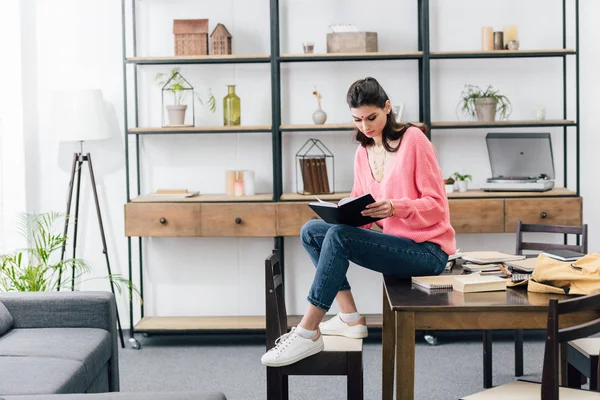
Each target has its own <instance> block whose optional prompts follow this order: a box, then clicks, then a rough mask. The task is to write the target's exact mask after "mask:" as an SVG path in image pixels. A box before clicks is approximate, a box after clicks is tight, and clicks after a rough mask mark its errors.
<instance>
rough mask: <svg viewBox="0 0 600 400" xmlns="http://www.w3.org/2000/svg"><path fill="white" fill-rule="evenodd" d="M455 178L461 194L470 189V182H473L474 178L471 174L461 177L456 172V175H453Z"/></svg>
mask: <svg viewBox="0 0 600 400" xmlns="http://www.w3.org/2000/svg"><path fill="white" fill-rule="evenodd" d="M452 176H453V177H454V179H455V180H456V183H457V184H458V191H459V192H461V193H464V192H466V191H467V188H468V186H469V185H468V183H469V182H468V181H470V180H473V177H472V176H471V175H469V174H465V175H461V174H459V173H458V172H455V173H454V175H452Z"/></svg>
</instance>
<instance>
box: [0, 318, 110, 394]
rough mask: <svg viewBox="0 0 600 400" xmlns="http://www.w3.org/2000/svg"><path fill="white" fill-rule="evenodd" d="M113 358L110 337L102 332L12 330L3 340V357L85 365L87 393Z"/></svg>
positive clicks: (50, 329) (101, 330) (57, 329)
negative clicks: (111, 356)
mask: <svg viewBox="0 0 600 400" xmlns="http://www.w3.org/2000/svg"><path fill="white" fill-rule="evenodd" d="M111 354H112V344H111V341H110V334H109V333H108V332H107V331H105V330H103V329H96V328H32V329H13V330H11V331H10V332H8V333H6V334H5V335H4V336H2V338H0V356H13V357H37V358H53V359H62V360H69V361H77V362H80V363H82V364H83V367H84V373H85V379H84V380H83V383H84V384H85V387H84V389H86V388H87V387H88V386H89V385H90V384H91V383H92V382H93V381H94V378H95V377H96V376H97V375H98V374H99V373H100V371H101V370H102V368H103V367H104V366H105V364H106V363H107V362H108V360H109V358H110V355H111ZM46 393H52V392H46ZM59 393H60V392H59ZM0 394H2V392H0Z"/></svg>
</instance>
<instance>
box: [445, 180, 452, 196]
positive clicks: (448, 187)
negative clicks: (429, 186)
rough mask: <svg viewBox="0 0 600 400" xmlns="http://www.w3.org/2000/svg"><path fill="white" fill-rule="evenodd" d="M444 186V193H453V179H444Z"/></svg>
mask: <svg viewBox="0 0 600 400" xmlns="http://www.w3.org/2000/svg"><path fill="white" fill-rule="evenodd" d="M444 185H445V186H446V193H452V192H454V179H453V178H452V177H449V178H448V179H444Z"/></svg>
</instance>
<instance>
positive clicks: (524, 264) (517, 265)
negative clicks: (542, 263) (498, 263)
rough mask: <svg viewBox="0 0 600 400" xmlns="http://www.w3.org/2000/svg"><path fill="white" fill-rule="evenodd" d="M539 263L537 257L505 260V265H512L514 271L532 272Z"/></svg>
mask: <svg viewBox="0 0 600 400" xmlns="http://www.w3.org/2000/svg"><path fill="white" fill-rule="evenodd" d="M536 264H537V257H530V258H526V259H524V260H517V261H505V262H504V265H506V266H507V267H510V268H511V269H512V270H513V271H517V272H525V273H528V274H530V273H532V272H533V270H534V269H535V265H536Z"/></svg>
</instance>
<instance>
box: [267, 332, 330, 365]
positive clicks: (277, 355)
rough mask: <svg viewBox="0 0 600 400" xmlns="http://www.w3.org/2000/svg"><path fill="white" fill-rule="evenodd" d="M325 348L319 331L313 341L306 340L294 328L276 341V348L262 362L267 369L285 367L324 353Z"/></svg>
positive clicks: (268, 352)
mask: <svg viewBox="0 0 600 400" xmlns="http://www.w3.org/2000/svg"><path fill="white" fill-rule="evenodd" d="M324 347H325V346H324V344H323V336H322V335H321V332H319V331H317V336H316V337H315V338H313V339H305V338H303V337H302V336H300V335H298V334H297V333H296V327H293V328H292V330H291V331H290V332H289V333H286V334H285V335H282V336H281V337H280V338H278V339H277V340H276V341H275V347H273V348H272V349H271V350H269V351H267V352H266V353H265V354H264V355H263V356H262V357H261V359H260V362H261V363H263V365H266V366H267V367H285V366H286V365H290V364H293V363H295V362H298V361H300V360H302V359H304V358H306V357H310V356H312V355H313V354H317V353H319V352H321V351H323V348H324Z"/></svg>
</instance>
